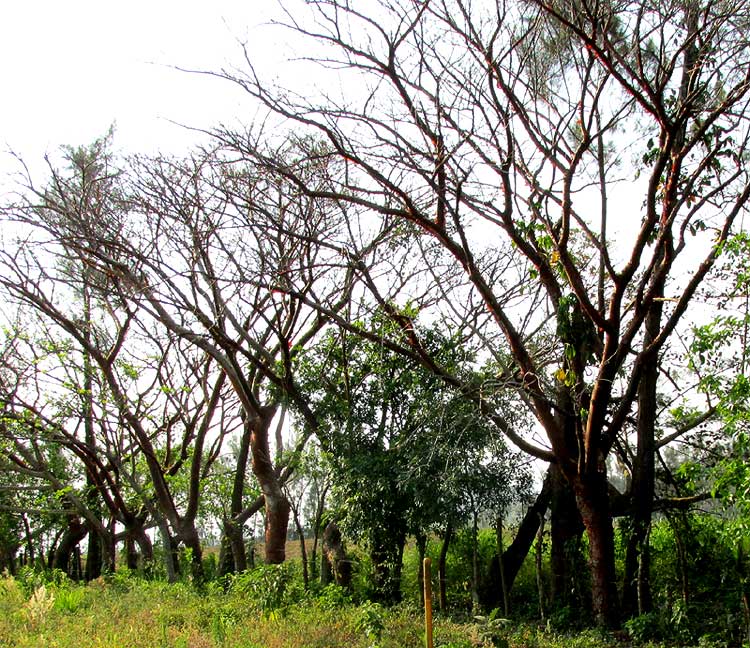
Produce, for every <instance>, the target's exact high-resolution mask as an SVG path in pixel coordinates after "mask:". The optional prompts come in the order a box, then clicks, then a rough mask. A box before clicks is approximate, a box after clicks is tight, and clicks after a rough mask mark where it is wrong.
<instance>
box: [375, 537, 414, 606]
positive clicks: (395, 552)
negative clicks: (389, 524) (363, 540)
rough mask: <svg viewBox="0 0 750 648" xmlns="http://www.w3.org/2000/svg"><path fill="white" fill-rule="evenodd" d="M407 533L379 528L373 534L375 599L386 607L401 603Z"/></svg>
mask: <svg viewBox="0 0 750 648" xmlns="http://www.w3.org/2000/svg"><path fill="white" fill-rule="evenodd" d="M405 541H406V532H405V531H403V530H401V529H395V528H378V529H376V530H375V531H374V532H373V534H372V539H371V547H370V558H371V560H372V568H373V588H374V592H373V598H374V599H375V600H376V601H377V602H379V603H383V604H384V605H395V604H396V603H399V602H400V601H401V567H402V559H403V552H404V542H405Z"/></svg>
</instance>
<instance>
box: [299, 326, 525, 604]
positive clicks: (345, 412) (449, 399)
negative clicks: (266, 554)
mask: <svg viewBox="0 0 750 648" xmlns="http://www.w3.org/2000/svg"><path fill="white" fill-rule="evenodd" d="M412 316H413V317H415V316H416V315H415V314H413V315H412ZM373 319H374V322H373V323H362V324H360V325H358V326H360V327H362V328H366V329H368V330H373V331H378V332H379V333H380V335H381V336H382V337H389V336H394V337H396V338H398V337H399V336H398V332H394V331H393V330H392V329H393V327H394V324H393V323H392V322H391V321H390V319H389V318H388V316H385V315H383V314H382V313H380V314H377V313H376V314H375V315H374V317H373ZM389 329H390V330H389ZM423 335H424V337H425V338H429V340H430V342H429V343H430V345H431V347H433V348H434V351H433V354H434V356H435V357H441V359H442V362H443V364H444V365H446V366H447V365H450V366H452V367H453V368H454V370H455V371H457V372H467V371H469V368H468V363H469V361H470V353H469V351H468V350H467V349H461V348H459V347H458V346H457V345H455V341H454V340H451V339H445V338H444V337H443V336H441V335H440V333H439V332H438V331H437V330H436V329H433V330H429V331H424V333H423ZM300 365H301V366H300V369H299V372H298V373H299V376H300V381H301V383H300V384H301V386H302V388H303V389H305V390H306V391H307V392H308V393H309V394H310V395H311V399H312V407H313V409H314V411H315V413H316V416H317V418H318V420H319V421H320V424H321V425H320V428H319V430H318V437H319V439H320V443H321V446H322V447H323V448H324V449H325V451H326V453H327V455H328V456H329V457H330V460H331V463H332V466H333V475H332V494H333V499H334V502H335V503H336V505H337V506H338V507H339V509H340V511H341V523H342V527H343V529H344V531H346V532H348V533H349V535H351V536H352V537H354V538H356V539H359V540H361V541H364V543H365V544H366V546H367V547H368V549H369V551H370V557H371V560H372V564H373V587H374V596H375V597H376V598H377V599H379V600H381V601H384V602H387V603H393V602H395V601H398V600H399V598H400V576H401V562H402V552H403V547H404V543H405V541H406V537H407V535H414V536H415V537H416V538H417V543H418V545H419V546H420V547H421V551H422V552H424V544H425V541H426V537H427V534H428V533H429V532H430V531H431V530H433V529H437V528H441V529H442V528H445V527H446V526H448V525H450V526H451V527H452V528H454V529H457V528H459V527H460V526H462V525H463V524H465V523H466V522H467V521H469V520H473V523H474V528H475V531H476V524H477V519H478V515H479V514H480V513H481V512H486V511H489V510H492V509H498V508H502V507H503V506H506V505H507V504H509V503H510V501H511V499H512V496H511V495H510V493H518V492H522V491H523V489H524V486H525V483H526V482H528V480H529V476H528V474H527V473H526V472H525V471H524V470H523V469H520V468H519V467H518V465H517V458H516V457H514V456H513V455H512V454H511V453H509V452H508V451H507V449H506V448H505V446H504V445H503V444H502V443H500V442H499V441H498V439H497V438H496V435H493V430H492V429H489V428H488V427H487V425H486V424H485V423H486V421H484V419H483V418H482V417H481V416H480V414H479V412H478V410H477V408H476V407H475V406H474V405H473V404H471V403H470V402H467V401H465V400H463V399H460V398H459V399H456V398H455V397H454V396H453V394H451V393H450V391H448V390H447V388H446V387H445V385H444V384H443V383H442V382H441V381H440V380H439V378H437V377H436V376H434V375H433V374H431V373H430V372H427V371H425V370H424V368H423V367H421V366H420V365H419V364H418V363H414V362H413V361H410V360H407V359H404V358H403V356H400V355H398V354H396V353H394V352H393V351H391V350H389V349H387V348H385V347H383V346H382V345H381V344H378V342H376V341H373V340H367V339H363V338H361V337H360V336H358V335H356V333H354V334H353V333H348V332H346V331H343V330H340V331H336V332H330V333H329V334H328V336H327V337H326V338H324V340H323V341H322V342H321V343H320V344H319V345H317V346H316V347H313V348H311V349H310V350H309V351H307V352H306V353H304V354H302V356H301V357H300ZM303 379H304V380H303ZM475 562H476V561H475ZM475 567H476V564H475ZM477 580H478V574H477V573H476V570H475V574H474V583H475V585H476V582H477Z"/></svg>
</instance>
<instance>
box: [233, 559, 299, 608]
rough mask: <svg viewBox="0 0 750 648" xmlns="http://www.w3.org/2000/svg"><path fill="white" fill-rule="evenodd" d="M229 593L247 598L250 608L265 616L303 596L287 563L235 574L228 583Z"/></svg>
mask: <svg viewBox="0 0 750 648" xmlns="http://www.w3.org/2000/svg"><path fill="white" fill-rule="evenodd" d="M230 591H231V592H232V593H235V594H243V595H246V596H247V599H248V601H249V602H250V604H251V605H253V606H255V607H257V608H259V609H260V610H261V611H262V612H263V614H264V615H266V616H268V615H271V614H272V613H274V612H276V611H283V610H284V608H286V607H288V606H289V605H292V604H294V603H297V602H298V601H300V600H302V599H303V598H304V596H305V593H304V590H303V589H302V586H301V584H300V582H299V579H295V577H294V568H293V566H292V565H291V564H289V563H283V564H281V565H260V566H258V567H256V568H254V569H251V570H249V571H246V572H244V573H242V574H238V575H237V576H235V577H234V579H233V580H232V583H231V586H230Z"/></svg>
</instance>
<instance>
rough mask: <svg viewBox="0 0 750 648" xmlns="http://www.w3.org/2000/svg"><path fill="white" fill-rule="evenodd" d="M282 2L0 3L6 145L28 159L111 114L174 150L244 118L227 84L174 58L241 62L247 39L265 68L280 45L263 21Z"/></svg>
mask: <svg viewBox="0 0 750 648" xmlns="http://www.w3.org/2000/svg"><path fill="white" fill-rule="evenodd" d="M274 6H275V2H274V0H211V1H210V2H209V1H205V0H204V1H198V0H181V1H177V0H151V1H145V0H129V1H128V2H114V1H112V0H67V1H63V0H24V1H20V0H19V1H12V0H5V1H4V2H1V3H0V89H1V92H2V101H0V146H1V147H2V148H3V149H7V148H12V149H13V150H15V151H17V152H19V153H21V154H22V155H23V156H24V158H27V159H33V158H38V157H40V156H41V155H42V154H43V153H44V152H46V151H52V150H54V149H56V148H57V147H58V146H59V145H61V144H74V145H75V144H84V143H88V142H91V141H93V140H94V139H95V138H96V137H99V136H101V135H103V134H104V133H105V132H106V131H107V129H108V127H109V125H110V124H112V123H113V122H114V123H116V126H117V138H116V144H117V146H118V147H120V148H126V149H128V150H134V151H148V150H154V149H162V150H176V149H179V148H180V147H181V146H187V145H188V144H189V143H190V141H192V140H194V136H193V135H190V134H189V133H187V132H185V131H184V130H183V129H181V128H179V127H177V126H174V125H172V124H170V121H175V122H179V123H183V124H187V125H190V126H196V127H208V126H212V125H215V124H216V123H217V122H218V121H222V120H223V121H230V120H232V119H238V118H241V116H242V114H243V111H244V112H247V111H248V110H249V106H248V101H247V98H246V97H244V96H243V94H242V92H241V91H239V90H238V89H237V88H236V87H233V86H232V85H231V84H229V83H225V82H221V81H219V80H216V79H211V78H209V77H206V76H198V75H190V74H186V73H183V72H179V71H177V70H175V69H173V67H172V66H180V67H185V68H200V69H210V70H217V69H220V68H221V67H226V66H228V65H240V64H241V62H242V50H241V47H240V44H239V43H240V41H246V42H247V44H248V47H249V49H250V51H251V53H252V56H253V60H254V61H256V62H257V64H258V65H259V66H263V67H266V66H273V65H274V64H275V62H274V60H275V59H274V57H279V56H281V55H282V52H283V51H284V48H283V47H282V46H281V42H280V39H283V38H284V32H283V31H282V30H280V29H278V28H276V29H274V28H272V27H269V26H267V25H265V24H264V23H265V22H266V21H267V20H268V17H269V15H270V12H271V9H272V7H274Z"/></svg>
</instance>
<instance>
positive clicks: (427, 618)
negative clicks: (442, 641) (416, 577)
mask: <svg viewBox="0 0 750 648" xmlns="http://www.w3.org/2000/svg"><path fill="white" fill-rule="evenodd" d="M423 564H424V570H423V571H424V638H425V646H426V648H434V644H433V641H432V574H431V569H430V568H431V566H432V560H430V559H429V558H425V559H424V563H423Z"/></svg>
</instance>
